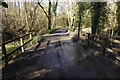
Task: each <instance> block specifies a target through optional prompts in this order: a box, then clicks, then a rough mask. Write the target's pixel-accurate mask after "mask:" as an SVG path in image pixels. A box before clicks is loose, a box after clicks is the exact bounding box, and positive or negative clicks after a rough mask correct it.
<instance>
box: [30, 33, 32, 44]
mask: <svg viewBox="0 0 120 80" xmlns="http://www.w3.org/2000/svg"><path fill="white" fill-rule="evenodd" d="M31 39H32V33H30V40H31ZM30 44H31V45H32V41H31V42H30Z"/></svg>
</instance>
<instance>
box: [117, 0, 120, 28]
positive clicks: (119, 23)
mask: <svg viewBox="0 0 120 80" xmlns="http://www.w3.org/2000/svg"><path fill="white" fill-rule="evenodd" d="M117 6H118V8H117V21H118V27H120V1H119V2H117Z"/></svg>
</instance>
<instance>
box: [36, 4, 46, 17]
mask: <svg viewBox="0 0 120 80" xmlns="http://www.w3.org/2000/svg"><path fill="white" fill-rule="evenodd" d="M38 5H39V6H40V7H41V8H42V10H43V12H44V13H45V15H46V16H47V17H48V14H47V12H46V11H45V9H44V7H43V6H42V5H41V4H40V2H38Z"/></svg>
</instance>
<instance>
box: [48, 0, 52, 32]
mask: <svg viewBox="0 0 120 80" xmlns="http://www.w3.org/2000/svg"><path fill="white" fill-rule="evenodd" d="M51 7H52V5H51V0H49V8H48V29H49V30H50V29H51V25H52V22H51Z"/></svg>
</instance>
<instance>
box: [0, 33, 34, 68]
mask: <svg viewBox="0 0 120 80" xmlns="http://www.w3.org/2000/svg"><path fill="white" fill-rule="evenodd" d="M26 36H30V40H29V41H27V42H26V43H24V41H23V38H24V37H26ZM18 39H20V43H21V46H19V47H18V48H16V49H15V50H13V51H12V52H10V53H7V52H6V47H5V45H6V44H8V43H11V42H14V41H16V40H18ZM32 40H33V39H32V34H31V33H29V34H26V35H23V36H21V37H18V38H15V39H12V40H9V41H7V42H3V43H2V54H3V55H4V56H3V57H2V59H3V60H4V61H5V66H7V65H8V62H9V61H10V60H12V58H13V57H12V58H10V56H11V55H12V54H15V53H16V52H17V55H18V51H19V50H21V51H22V52H24V46H25V45H26V44H28V43H29V42H31V41H32ZM31 44H32V43H31Z"/></svg>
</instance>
